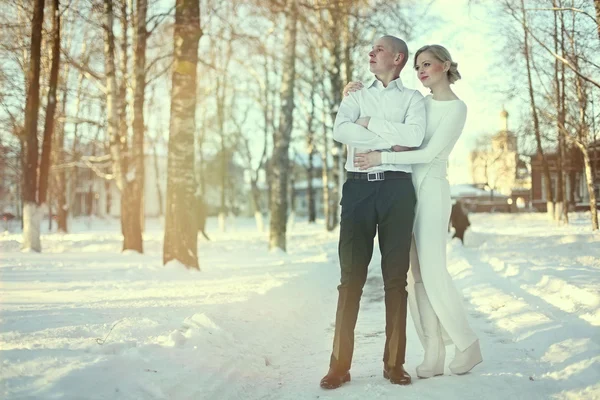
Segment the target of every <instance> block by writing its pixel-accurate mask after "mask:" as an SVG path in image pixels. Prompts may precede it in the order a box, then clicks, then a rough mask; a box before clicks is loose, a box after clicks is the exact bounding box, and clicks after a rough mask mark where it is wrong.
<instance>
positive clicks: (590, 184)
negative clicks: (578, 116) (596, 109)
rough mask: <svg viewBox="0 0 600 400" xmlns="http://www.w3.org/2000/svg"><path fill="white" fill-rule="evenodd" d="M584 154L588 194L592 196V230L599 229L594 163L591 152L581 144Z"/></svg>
mask: <svg viewBox="0 0 600 400" xmlns="http://www.w3.org/2000/svg"><path fill="white" fill-rule="evenodd" d="M581 152H582V154H583V165H584V166H585V180H586V183H587V189H588V194H589V196H590V213H591V215H592V230H594V231H597V230H598V208H597V206H596V203H597V200H596V192H595V191H594V174H593V171H592V163H591V162H590V155H589V152H588V151H586V149H585V147H583V146H581Z"/></svg>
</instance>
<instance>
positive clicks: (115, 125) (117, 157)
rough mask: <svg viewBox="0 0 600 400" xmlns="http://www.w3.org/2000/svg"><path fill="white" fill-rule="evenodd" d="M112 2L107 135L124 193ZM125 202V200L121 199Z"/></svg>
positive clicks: (107, 33)
mask: <svg viewBox="0 0 600 400" xmlns="http://www.w3.org/2000/svg"><path fill="white" fill-rule="evenodd" d="M113 19H114V15H113V8H112V0H104V64H105V65H104V69H105V76H106V117H107V120H108V127H107V134H108V138H109V143H110V153H111V156H112V168H113V170H112V173H113V176H114V179H115V183H116V184H117V187H118V188H119V190H120V191H121V192H122V191H123V189H124V188H125V184H126V182H125V174H124V172H125V171H124V169H123V160H122V154H121V145H122V144H121V140H122V139H121V132H120V121H119V110H120V109H121V108H120V104H119V94H118V93H117V79H116V73H115V37H114V32H113ZM121 201H123V199H121Z"/></svg>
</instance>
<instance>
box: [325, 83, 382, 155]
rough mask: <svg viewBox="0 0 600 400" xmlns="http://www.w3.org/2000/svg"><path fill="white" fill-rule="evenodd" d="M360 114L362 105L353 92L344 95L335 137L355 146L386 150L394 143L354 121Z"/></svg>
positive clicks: (334, 133)
mask: <svg viewBox="0 0 600 400" xmlns="http://www.w3.org/2000/svg"><path fill="white" fill-rule="evenodd" d="M359 116H360V105H359V104H358V101H357V99H356V96H355V95H354V94H353V93H351V94H350V95H349V96H346V97H344V99H343V100H342V104H340V108H339V110H338V112H337V115H336V117H335V122H334V124H333V139H335V140H337V141H338V142H340V143H344V144H347V145H349V146H353V147H359V148H364V149H372V150H385V149H389V148H390V147H392V145H393V144H391V143H390V142H388V141H386V140H384V139H383V138H382V137H381V136H379V135H378V134H376V133H375V132H371V131H370V130H368V129H366V128H364V127H362V126H361V125H358V124H356V123H354V121H356V120H357V119H358V118H359Z"/></svg>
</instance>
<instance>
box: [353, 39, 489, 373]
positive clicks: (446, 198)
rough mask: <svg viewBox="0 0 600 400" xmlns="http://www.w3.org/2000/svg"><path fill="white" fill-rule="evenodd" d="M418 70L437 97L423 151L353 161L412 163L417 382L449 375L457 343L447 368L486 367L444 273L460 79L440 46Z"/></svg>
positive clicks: (425, 51)
mask: <svg viewBox="0 0 600 400" xmlns="http://www.w3.org/2000/svg"><path fill="white" fill-rule="evenodd" d="M414 68H415V70H416V71H417V76H418V78H419V80H420V81H421V82H422V83H423V86H425V87H427V88H429V89H430V90H431V93H432V95H429V96H427V97H426V98H425V104H426V109H427V130H426V133H425V139H424V141H423V144H422V146H421V147H420V148H419V149H417V150H411V151H404V150H408V149H407V148H406V147H402V146H400V145H401V143H399V145H398V146H394V147H393V150H396V151H394V152H380V151H372V152H368V153H362V154H357V155H356V156H355V158H354V163H355V165H356V166H358V167H359V168H360V169H365V170H366V169H369V168H371V167H374V166H377V165H380V164H381V163H397V164H413V166H412V167H413V184H414V187H415V192H416V194H417V209H416V213H415V225H414V232H413V245H412V248H411V271H412V278H413V279H410V280H409V287H408V292H409V305H410V310H411V315H412V317H413V320H414V322H415V326H416V328H417V332H418V334H419V338H420V339H421V343H422V344H423V347H424V348H425V359H424V360H423V362H422V363H421V364H420V365H419V366H418V367H417V376H419V377H420V378H429V377H432V376H436V375H442V374H443V373H444V360H445V356H446V348H445V345H446V344H447V343H451V342H453V343H454V344H455V345H456V352H455V356H454V360H452V362H451V363H450V365H449V367H450V370H451V371H452V373H454V374H465V373H467V372H469V371H470V370H471V369H472V368H473V367H474V366H475V365H477V364H479V363H480V362H481V361H482V356H481V349H480V347H479V340H478V339H477V336H476V335H475V333H474V332H473V330H472V329H471V328H470V326H469V323H468V322H467V316H466V312H465V310H464V308H463V304H462V301H463V299H462V296H461V295H460V294H459V293H458V291H457V290H456V288H455V287H454V284H453V282H452V278H451V277H450V274H449V273H448V271H447V269H446V235H447V231H448V222H449V219H450V210H451V207H452V203H451V200H450V185H449V183H448V180H447V178H446V164H447V162H448V156H449V154H450V152H451V151H452V149H453V147H454V144H455V143H456V141H457V140H458V138H459V136H460V134H461V132H462V129H463V127H464V124H465V119H466V115H467V106H466V105H465V103H464V102H463V101H462V100H460V99H459V98H458V97H457V96H456V95H455V94H454V92H453V91H452V89H450V85H451V84H452V83H454V82H455V81H457V80H458V79H460V74H459V73H458V69H457V64H456V63H455V62H453V61H452V58H451V56H450V53H448V50H446V49H445V48H444V47H442V46H439V45H429V46H424V47H422V48H420V49H419V51H417V53H416V54H415V60H414ZM360 88H362V84H361V83H360V82H351V83H349V84H348V85H347V86H346V88H345V90H344V92H345V93H347V92H348V91H354V90H359V89H360Z"/></svg>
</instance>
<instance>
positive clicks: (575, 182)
mask: <svg viewBox="0 0 600 400" xmlns="http://www.w3.org/2000/svg"><path fill="white" fill-rule="evenodd" d="M589 155H590V161H591V163H592V171H593V173H594V174H595V176H594V191H595V193H596V200H597V203H598V205H600V141H596V142H595V143H593V144H592V145H590V146H589ZM545 156H546V160H547V162H548V168H549V169H550V179H551V181H552V192H553V194H552V195H553V198H554V199H556V193H557V192H556V190H557V182H558V168H557V165H558V155H557V153H556V152H548V153H545ZM530 158H531V197H532V206H533V208H535V209H536V210H538V211H546V182H545V179H544V177H543V175H544V170H543V167H542V157H541V156H540V155H538V154H536V155H533V156H530ZM564 168H565V171H564V179H565V187H566V197H567V201H568V202H569V204H570V206H571V207H572V208H573V209H576V210H585V209H589V207H590V196H589V192H588V187H587V181H586V174H585V167H584V165H583V156H582V155H581V152H580V151H579V150H578V149H574V150H573V151H572V152H571V154H570V155H568V156H565V159H564Z"/></svg>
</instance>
